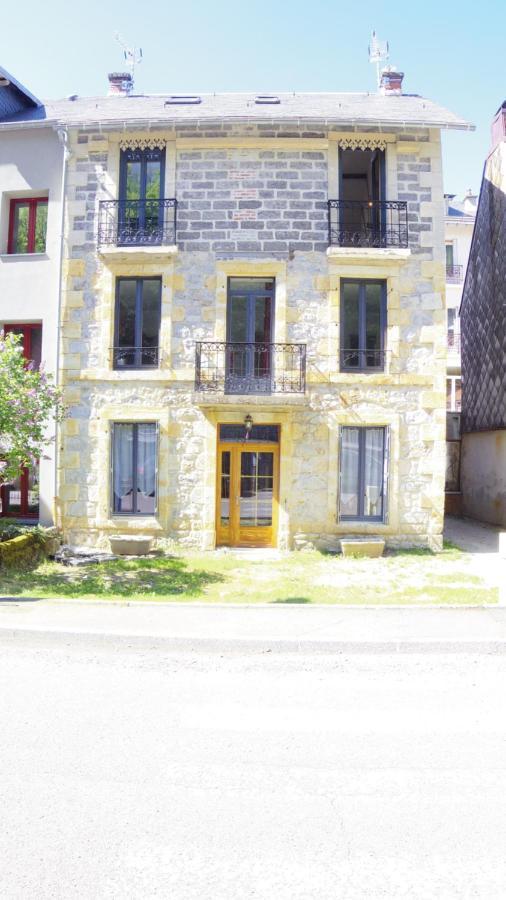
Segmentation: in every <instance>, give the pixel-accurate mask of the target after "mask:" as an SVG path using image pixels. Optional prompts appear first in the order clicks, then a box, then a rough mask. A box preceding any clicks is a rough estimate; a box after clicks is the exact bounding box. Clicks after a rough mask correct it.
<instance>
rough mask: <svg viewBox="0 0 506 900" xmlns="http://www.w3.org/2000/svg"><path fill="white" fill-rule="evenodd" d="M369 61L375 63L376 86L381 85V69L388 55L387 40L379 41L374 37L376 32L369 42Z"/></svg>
mask: <svg viewBox="0 0 506 900" xmlns="http://www.w3.org/2000/svg"><path fill="white" fill-rule="evenodd" d="M368 49H369V62H370V63H373V64H374V63H376V80H377V83H378V87H380V85H381V69H382V68H383V65H384V63H386V61H387V59H388V55H389V47H388V41H380V40H378V38H377V37H376V32H375V31H373V33H372V35H371V43H370V44H369V48H368Z"/></svg>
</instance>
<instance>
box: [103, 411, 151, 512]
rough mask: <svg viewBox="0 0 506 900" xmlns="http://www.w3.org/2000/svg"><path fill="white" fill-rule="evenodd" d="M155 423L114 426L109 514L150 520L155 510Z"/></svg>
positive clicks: (116, 424) (131, 423)
mask: <svg viewBox="0 0 506 900" xmlns="http://www.w3.org/2000/svg"><path fill="white" fill-rule="evenodd" d="M157 456H158V433H157V425H156V423H155V422H135V423H133V422H115V423H114V425H113V431H112V497H113V502H112V511H113V513H114V514H115V515H129V516H153V515H154V514H155V513H156V508H157Z"/></svg>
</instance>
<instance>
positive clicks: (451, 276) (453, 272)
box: [446, 266, 464, 284]
mask: <svg viewBox="0 0 506 900" xmlns="http://www.w3.org/2000/svg"><path fill="white" fill-rule="evenodd" d="M463 277H464V266H447V267H446V280H447V282H448V284H460V282H461V281H462V279H463Z"/></svg>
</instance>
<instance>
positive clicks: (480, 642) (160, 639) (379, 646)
mask: <svg viewBox="0 0 506 900" xmlns="http://www.w3.org/2000/svg"><path fill="white" fill-rule="evenodd" d="M0 639H3V640H6V641H8V642H12V643H13V644H15V643H17V642H19V641H20V640H22V639H23V640H27V641H28V642H31V643H32V644H35V645H39V646H42V645H46V646H47V645H50V646H51V647H52V648H58V647H63V646H68V645H69V644H70V643H73V644H78V645H83V646H89V645H94V646H95V647H97V646H98V647H107V646H116V647H117V649H119V650H128V649H132V650H135V649H141V648H142V649H145V650H158V651H166V652H179V653H192V652H207V653H224V652H226V653H238V654H244V653H301V654H302V653H307V654H327V655H328V654H350V653H364V654H367V653H369V654H380V653H390V654H392V653H413V654H414V653H468V654H489V655H491V654H493V655H503V654H504V655H506V640H490V639H477V640H474V639H469V640H455V639H454V638H440V639H434V638H427V639H416V638H415V639H411V638H407V639H403V638H401V639H399V638H391V639H388V640H378V641H367V640H321V641H320V640H314V639H302V640H297V639H290V640H285V639H278V638H272V639H270V638H235V637H234V638H208V637H169V636H167V637H165V636H160V635H142V634H115V633H107V632H91V631H55V630H50V629H48V630H45V629H33V628H4V627H0Z"/></svg>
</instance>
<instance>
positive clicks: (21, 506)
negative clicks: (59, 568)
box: [0, 68, 65, 525]
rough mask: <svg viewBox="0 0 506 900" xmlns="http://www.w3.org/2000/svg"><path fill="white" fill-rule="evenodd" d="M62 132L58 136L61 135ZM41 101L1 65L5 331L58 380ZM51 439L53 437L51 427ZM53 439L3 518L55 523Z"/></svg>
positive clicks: (8, 500) (0, 237)
mask: <svg viewBox="0 0 506 900" xmlns="http://www.w3.org/2000/svg"><path fill="white" fill-rule="evenodd" d="M62 136H63V135H60V137H62ZM60 137H59V135H58V123H57V121H56V120H55V119H51V117H50V115H49V114H48V111H47V110H46V108H45V106H44V104H43V103H42V102H41V101H40V100H38V99H37V97H34V95H33V94H32V93H31V92H30V91H29V90H27V88H25V87H24V86H23V85H22V84H20V82H19V81H18V80H17V79H16V78H14V76H13V75H10V74H9V72H6V71H5V69H1V68H0V332H1V331H5V332H8V331H14V332H15V333H17V334H19V335H21V341H22V346H23V352H24V354H25V356H26V358H27V359H30V360H32V361H33V362H34V364H35V365H39V364H40V363H41V362H42V363H43V364H44V367H45V370H46V372H48V373H51V375H52V376H53V377H54V378H56V377H57V367H58V353H57V348H58V306H59V286H60V263H61V253H62V226H63V221H62V209H63V202H62V192H63V172H64V155H65V153H64V144H63V143H62V140H60ZM48 436H49V437H54V428H50V433H49V435H48ZM55 494H56V463H55V445H54V442H53V443H51V444H50V445H49V447H48V448H47V450H46V451H45V453H44V456H43V458H42V459H41V460H40V462H39V464H38V465H36V466H33V467H31V468H30V469H23V470H22V471H21V472H20V473H19V476H18V478H16V479H15V480H14V481H13V482H11V483H10V484H5V485H2V487H1V488H0V517H2V518H5V517H8V518H16V519H23V520H24V519H26V520H27V521H32V522H33V521H38V520H39V521H40V522H42V523H43V524H46V525H49V524H52V522H53V516H54V499H55Z"/></svg>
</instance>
